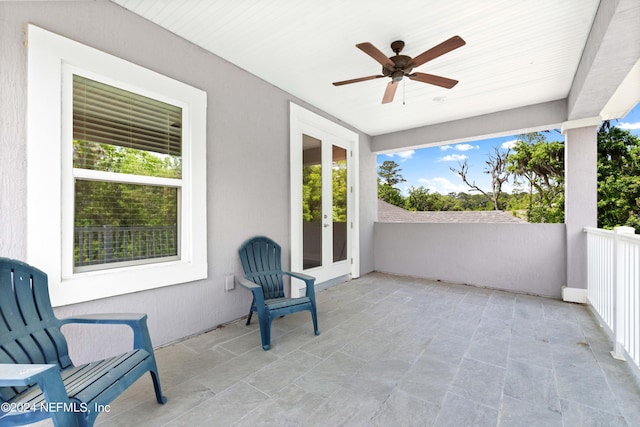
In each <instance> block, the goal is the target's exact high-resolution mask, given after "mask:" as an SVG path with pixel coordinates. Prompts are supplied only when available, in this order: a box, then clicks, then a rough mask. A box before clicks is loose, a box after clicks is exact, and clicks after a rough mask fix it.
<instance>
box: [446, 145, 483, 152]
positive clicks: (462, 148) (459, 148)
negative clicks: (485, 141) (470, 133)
mask: <svg viewBox="0 0 640 427" xmlns="http://www.w3.org/2000/svg"><path fill="white" fill-rule="evenodd" d="M453 148H454V149H455V150H457V151H469V150H479V149H480V146H479V145H471V144H458V145H456V146H455V147H453Z"/></svg>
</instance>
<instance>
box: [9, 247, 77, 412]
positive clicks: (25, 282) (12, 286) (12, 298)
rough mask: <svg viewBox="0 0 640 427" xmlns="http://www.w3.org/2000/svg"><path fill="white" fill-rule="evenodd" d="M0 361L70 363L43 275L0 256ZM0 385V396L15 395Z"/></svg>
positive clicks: (63, 364)
mask: <svg viewBox="0 0 640 427" xmlns="http://www.w3.org/2000/svg"><path fill="white" fill-rule="evenodd" d="M0 363H50V364H57V365H58V366H59V367H60V368H61V369H64V368H67V367H69V366H71V359H70V358H69V352H68V347H67V341H66V339H65V337H64V335H62V332H61V331H60V321H59V320H58V319H57V318H56V317H55V315H54V313H53V308H52V307H51V301H50V299H49V288H48V281H47V275H46V274H45V273H44V272H42V271H40V270H38V269H37V268H35V267H32V266H30V265H28V264H25V263H23V262H20V261H16V260H12V259H7V258H0ZM15 391H16V390H14V389H12V388H10V387H3V388H0V398H1V399H3V400H8V399H10V398H11V397H13V395H14V394H15Z"/></svg>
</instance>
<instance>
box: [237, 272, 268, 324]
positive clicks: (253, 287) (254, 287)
mask: <svg viewBox="0 0 640 427" xmlns="http://www.w3.org/2000/svg"><path fill="white" fill-rule="evenodd" d="M238 282H240V285H241V286H242V287H243V288H247V289H249V290H250V291H251V292H253V299H254V302H255V304H256V309H257V310H258V315H260V313H261V312H262V310H263V307H264V291H263V290H262V286H260V285H258V284H257V283H255V282H252V281H251V280H249V279H247V278H246V277H241V278H239V279H238Z"/></svg>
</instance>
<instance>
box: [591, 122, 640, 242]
mask: <svg viewBox="0 0 640 427" xmlns="http://www.w3.org/2000/svg"><path fill="white" fill-rule="evenodd" d="M620 225H628V226H631V227H634V228H636V229H637V230H638V229H640V138H638V137H636V136H634V135H632V134H631V133H630V132H629V131H627V130H623V129H620V128H617V127H615V126H611V124H610V123H609V122H604V123H603V124H602V126H600V129H598V227H602V228H609V229H611V228H613V227H616V226H620Z"/></svg>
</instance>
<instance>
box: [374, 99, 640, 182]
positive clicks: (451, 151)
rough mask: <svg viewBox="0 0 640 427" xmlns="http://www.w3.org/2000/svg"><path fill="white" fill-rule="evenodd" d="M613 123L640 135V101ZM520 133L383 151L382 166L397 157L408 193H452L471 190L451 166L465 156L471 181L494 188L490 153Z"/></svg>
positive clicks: (557, 137)
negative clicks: (413, 190)
mask: <svg viewBox="0 0 640 427" xmlns="http://www.w3.org/2000/svg"><path fill="white" fill-rule="evenodd" d="M613 125H614V126H617V127H619V128H623V129H628V130H629V131H631V133H632V134H634V135H636V136H639V137H640V104H637V105H636V106H635V108H634V109H633V110H631V111H630V112H629V114H627V116H626V117H625V118H623V119H620V120H614V121H613ZM546 136H547V140H549V141H556V140H557V141H563V140H564V137H563V135H561V134H560V133H559V132H557V131H554V130H552V131H550V132H547V133H546ZM516 137H517V135H513V136H505V137H500V138H491V139H486V140H479V141H473V142H465V143H461V144H453V145H443V146H439V147H433V148H423V149H420V150H409V151H401V152H397V153H391V154H379V155H378V159H377V161H378V166H380V165H381V164H382V162H384V161H385V160H393V161H395V162H396V163H398V164H399V165H400V169H402V171H401V172H400V174H401V175H402V176H403V177H404V179H406V180H407V181H406V182H403V183H402V184H400V186H399V187H400V189H401V190H402V193H403V194H404V195H407V190H408V189H409V187H412V186H413V187H420V186H423V187H425V188H428V189H429V190H430V191H431V192H438V193H441V194H448V193H451V192H454V193H459V192H469V187H468V186H467V185H466V184H465V183H463V182H462V179H461V178H460V176H459V175H457V174H456V173H454V172H452V171H451V170H450V168H451V167H453V168H456V169H460V163H461V162H463V161H464V160H465V159H466V160H467V163H468V164H469V177H470V181H472V182H473V181H475V183H476V184H477V185H478V186H479V187H480V188H482V189H483V190H485V191H490V189H491V178H490V176H489V175H488V174H486V173H484V169H485V161H486V160H487V155H488V154H489V153H492V152H493V147H501V148H506V147H508V146H509V145H510V144H513V143H514V142H515V140H516ZM512 182H513V181H512V180H510V182H509V183H506V184H505V185H504V186H503V190H505V191H508V192H511V191H512V190H513V183H512Z"/></svg>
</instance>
